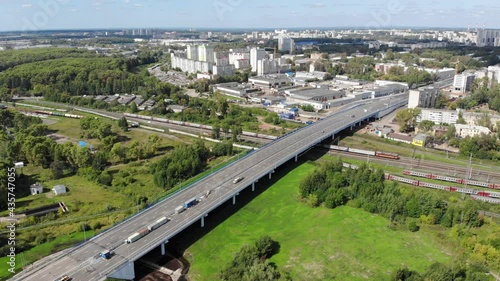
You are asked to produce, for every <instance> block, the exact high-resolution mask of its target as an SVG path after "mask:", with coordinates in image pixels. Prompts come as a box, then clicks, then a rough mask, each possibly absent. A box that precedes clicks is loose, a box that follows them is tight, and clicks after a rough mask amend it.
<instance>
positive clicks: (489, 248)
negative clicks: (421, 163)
mask: <svg viewBox="0 0 500 281" xmlns="http://www.w3.org/2000/svg"><path fill="white" fill-rule="evenodd" d="M299 188H300V197H301V198H303V200H304V201H305V202H306V203H307V204H309V205H310V206H312V207H317V206H320V205H322V206H324V207H326V208H335V207H337V206H341V205H345V204H349V205H351V206H354V207H357V208H361V209H363V210H365V211H368V212H371V213H377V214H381V215H383V216H386V217H387V218H389V220H390V222H391V225H390V227H394V228H398V227H401V226H404V227H405V228H407V229H408V230H409V231H418V230H419V228H420V225H441V226H444V227H451V228H452V229H454V230H455V231H462V232H464V233H469V232H470V233H471V234H470V235H463V236H461V237H458V238H457V240H459V241H461V243H471V244H472V245H468V246H467V247H466V248H467V258H468V259H469V262H470V263H471V264H472V263H473V264H481V263H484V265H485V266H487V267H490V268H491V269H495V270H498V269H499V265H500V244H499V243H498V242H499V241H498V238H497V237H487V238H485V239H483V240H481V241H479V240H478V239H477V238H473V237H472V233H474V229H476V228H479V227H481V226H482V225H483V224H484V223H485V220H484V218H483V217H482V216H480V215H479V212H478V211H479V206H480V205H479V204H478V202H475V201H473V200H465V201H463V202H461V201H456V200H449V201H445V200H443V199H441V198H440V197H438V195H437V194H435V193H431V192H428V191H426V190H418V189H417V190H408V189H402V188H400V187H398V184H396V183H395V182H391V183H386V182H385V181H384V172H383V171H381V170H372V169H370V168H369V167H368V166H366V165H364V166H361V167H359V169H357V170H353V169H348V170H344V169H343V166H342V162H341V161H340V160H339V161H337V162H327V163H324V164H322V166H320V167H319V168H317V169H316V170H315V171H314V172H313V173H311V174H309V175H308V176H306V177H305V178H304V179H303V180H302V182H301V184H300V187H299ZM403 280H406V279H403ZM415 280H422V279H415ZM432 280H456V279H432ZM471 280H475V279H471Z"/></svg>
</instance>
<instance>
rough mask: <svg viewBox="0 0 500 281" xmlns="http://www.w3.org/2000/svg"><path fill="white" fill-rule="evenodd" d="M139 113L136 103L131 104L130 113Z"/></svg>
mask: <svg viewBox="0 0 500 281" xmlns="http://www.w3.org/2000/svg"><path fill="white" fill-rule="evenodd" d="M137 111H139V110H138V109H137V104H136V103H135V102H133V103H131V104H130V112H132V113H136V112H137Z"/></svg>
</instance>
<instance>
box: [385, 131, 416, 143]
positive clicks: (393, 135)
mask: <svg viewBox="0 0 500 281" xmlns="http://www.w3.org/2000/svg"><path fill="white" fill-rule="evenodd" d="M387 136H388V137H389V138H392V139H397V140H403V141H408V142H411V141H413V137H411V136H407V135H402V134H397V133H390V134H388V135H387Z"/></svg>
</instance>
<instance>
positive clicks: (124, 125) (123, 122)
mask: <svg viewBox="0 0 500 281" xmlns="http://www.w3.org/2000/svg"><path fill="white" fill-rule="evenodd" d="M118 127H120V129H122V130H123V131H124V132H127V131H128V122H127V119H126V118H125V117H122V118H120V119H119V120H118Z"/></svg>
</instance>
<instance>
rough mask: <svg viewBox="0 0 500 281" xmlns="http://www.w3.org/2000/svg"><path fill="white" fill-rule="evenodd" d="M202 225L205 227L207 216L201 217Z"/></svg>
mask: <svg viewBox="0 0 500 281" xmlns="http://www.w3.org/2000/svg"><path fill="white" fill-rule="evenodd" d="M201 227H205V216H203V217H201Z"/></svg>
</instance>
